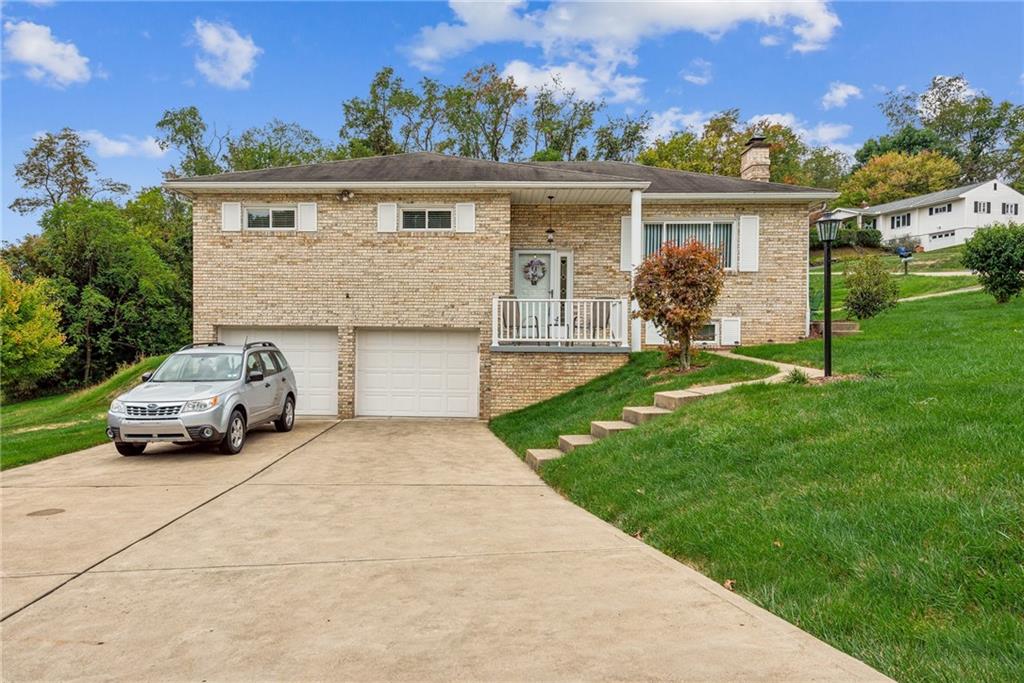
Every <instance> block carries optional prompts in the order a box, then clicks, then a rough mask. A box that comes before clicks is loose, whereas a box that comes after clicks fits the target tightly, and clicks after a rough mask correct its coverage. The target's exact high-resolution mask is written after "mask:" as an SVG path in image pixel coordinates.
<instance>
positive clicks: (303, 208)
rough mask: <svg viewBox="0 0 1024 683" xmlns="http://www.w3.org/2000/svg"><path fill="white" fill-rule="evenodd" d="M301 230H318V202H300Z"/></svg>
mask: <svg viewBox="0 0 1024 683" xmlns="http://www.w3.org/2000/svg"><path fill="white" fill-rule="evenodd" d="M298 208H299V216H298V218H299V222H298V230H299V232H316V202H306V203H300V204H299V207H298Z"/></svg>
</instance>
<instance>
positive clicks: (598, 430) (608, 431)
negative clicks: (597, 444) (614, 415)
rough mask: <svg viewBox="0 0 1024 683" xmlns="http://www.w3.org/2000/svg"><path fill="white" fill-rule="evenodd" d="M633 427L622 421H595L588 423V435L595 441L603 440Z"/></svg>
mask: <svg viewBox="0 0 1024 683" xmlns="http://www.w3.org/2000/svg"><path fill="white" fill-rule="evenodd" d="M633 426H634V425H631V424H630V423H628V422H623V421H622V420H608V421H597V422H591V423H590V434H591V436H593V437H594V438H596V439H603V438H605V437H606V436H612V435H614V434H618V433H619V432H625V431H627V430H629V429H632V428H633Z"/></svg>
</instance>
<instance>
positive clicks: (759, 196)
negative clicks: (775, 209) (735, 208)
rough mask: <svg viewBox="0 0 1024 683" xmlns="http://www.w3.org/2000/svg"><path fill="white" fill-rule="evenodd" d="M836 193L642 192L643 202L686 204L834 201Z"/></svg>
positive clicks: (837, 194)
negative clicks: (696, 202) (688, 202)
mask: <svg viewBox="0 0 1024 683" xmlns="http://www.w3.org/2000/svg"><path fill="white" fill-rule="evenodd" d="M838 196H839V193H838V192H831V191H829V192H644V200H645V201H648V200H650V201H653V202H667V201H675V202H686V201H698V202H708V201H722V202H803V201H806V202H817V201H824V200H827V199H835V198H836V197H838Z"/></svg>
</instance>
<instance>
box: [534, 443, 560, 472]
mask: <svg viewBox="0 0 1024 683" xmlns="http://www.w3.org/2000/svg"><path fill="white" fill-rule="evenodd" d="M563 455H565V453H563V452H562V451H560V450H558V449H557V448H530V449H528V450H527V451H526V464H527V465H529V466H530V468H531V469H532V470H534V471H535V472H536V471H539V470H540V466H541V465H543V464H544V463H546V462H548V461H549V460H558V459H559V458H561V457H562V456H563Z"/></svg>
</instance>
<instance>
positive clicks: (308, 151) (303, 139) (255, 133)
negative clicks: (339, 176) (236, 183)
mask: <svg viewBox="0 0 1024 683" xmlns="http://www.w3.org/2000/svg"><path fill="white" fill-rule="evenodd" d="M227 147H228V151H227V165H228V168H230V169H231V170H232V171H250V170H254V169H259V168H273V167H275V166H295V165H297V164H311V163H315V162H318V161H324V160H327V159H331V158H336V157H337V155H338V153H337V151H336V150H333V149H329V148H327V147H325V146H324V143H323V141H322V140H321V139H320V138H319V137H317V135H316V134H315V133H314V132H313V131H311V130H309V129H308V128H303V127H302V126H300V125H299V124H297V123H285V122H284V121H282V120H280V119H273V120H271V121H270V123H268V124H266V125H264V126H261V127H258V128H249V129H248V130H246V131H244V132H242V134H241V135H239V136H238V137H236V138H231V139H230V140H228V143H227Z"/></svg>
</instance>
